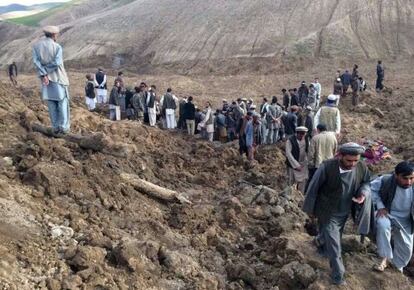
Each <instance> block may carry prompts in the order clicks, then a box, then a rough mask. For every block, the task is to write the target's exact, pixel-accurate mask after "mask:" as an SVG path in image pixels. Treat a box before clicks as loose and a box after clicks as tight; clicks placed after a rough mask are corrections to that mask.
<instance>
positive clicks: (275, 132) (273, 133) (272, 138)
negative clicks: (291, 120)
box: [267, 129, 279, 144]
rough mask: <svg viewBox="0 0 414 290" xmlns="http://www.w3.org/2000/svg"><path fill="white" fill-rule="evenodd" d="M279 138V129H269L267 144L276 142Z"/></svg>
mask: <svg viewBox="0 0 414 290" xmlns="http://www.w3.org/2000/svg"><path fill="white" fill-rule="evenodd" d="M278 140H279V129H269V131H268V134H267V144H276V143H277V141H278Z"/></svg>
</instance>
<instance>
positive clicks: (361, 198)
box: [352, 194, 365, 204]
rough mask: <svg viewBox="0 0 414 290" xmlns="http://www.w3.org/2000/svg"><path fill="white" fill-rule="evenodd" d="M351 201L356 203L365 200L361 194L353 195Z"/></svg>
mask: <svg viewBox="0 0 414 290" xmlns="http://www.w3.org/2000/svg"><path fill="white" fill-rule="evenodd" d="M352 201H353V202H355V203H357V204H361V203H364V201H365V195H363V194H362V195H361V196H359V197H353V198H352Z"/></svg>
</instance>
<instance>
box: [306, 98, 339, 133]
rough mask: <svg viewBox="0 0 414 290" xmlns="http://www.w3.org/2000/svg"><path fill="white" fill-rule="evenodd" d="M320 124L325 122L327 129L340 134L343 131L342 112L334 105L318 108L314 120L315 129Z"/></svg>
mask: <svg viewBox="0 0 414 290" xmlns="http://www.w3.org/2000/svg"><path fill="white" fill-rule="evenodd" d="M319 124H325V125H326V128H327V131H331V132H335V133H336V134H339V133H340V132H341V113H340V112H339V109H338V108H336V107H334V106H329V105H328V106H323V107H322V108H320V109H319V110H318V112H317V113H316V115H315V119H314V122H313V126H314V129H316V127H317V126H318V125H319Z"/></svg>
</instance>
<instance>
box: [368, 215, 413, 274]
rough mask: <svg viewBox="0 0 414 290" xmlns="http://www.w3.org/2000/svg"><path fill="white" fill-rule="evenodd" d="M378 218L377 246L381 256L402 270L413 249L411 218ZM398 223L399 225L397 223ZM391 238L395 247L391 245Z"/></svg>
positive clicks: (408, 260)
mask: <svg viewBox="0 0 414 290" xmlns="http://www.w3.org/2000/svg"><path fill="white" fill-rule="evenodd" d="M393 219H395V220H394V221H391V220H390V218H388V217H381V218H378V219H377V222H376V223H377V248H378V255H379V256H380V257H381V258H387V259H388V260H389V261H391V262H392V263H393V264H394V265H395V267H397V268H398V269H399V270H400V271H402V269H403V268H404V267H405V266H407V264H408V262H410V259H411V255H412V250H413V233H412V231H411V220H410V218H408V219H400V218H397V217H393ZM397 223H398V226H397V225H396V224H397ZM391 240H392V241H393V243H394V249H393V248H392V247H391Z"/></svg>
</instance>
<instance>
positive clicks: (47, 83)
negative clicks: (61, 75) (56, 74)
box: [42, 76, 49, 86]
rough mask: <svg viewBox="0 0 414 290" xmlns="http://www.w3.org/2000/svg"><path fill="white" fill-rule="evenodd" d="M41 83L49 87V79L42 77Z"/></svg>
mask: <svg viewBox="0 0 414 290" xmlns="http://www.w3.org/2000/svg"><path fill="white" fill-rule="evenodd" d="M42 83H43V85H45V86H48V85H49V78H48V76H43V77H42Z"/></svg>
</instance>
